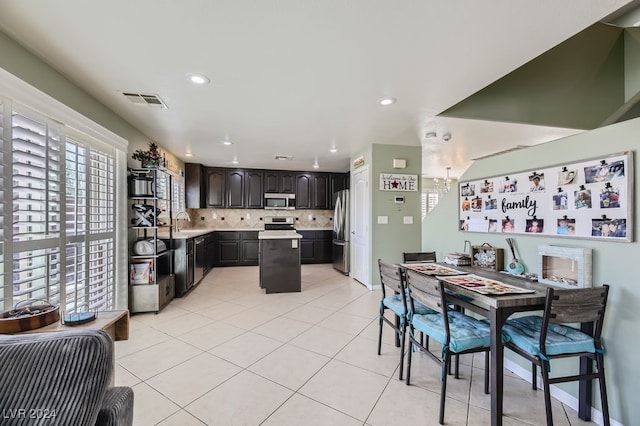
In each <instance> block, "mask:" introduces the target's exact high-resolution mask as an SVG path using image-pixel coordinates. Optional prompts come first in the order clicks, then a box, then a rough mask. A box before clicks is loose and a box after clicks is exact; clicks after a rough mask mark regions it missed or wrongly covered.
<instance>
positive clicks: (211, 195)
mask: <svg viewBox="0 0 640 426" xmlns="http://www.w3.org/2000/svg"><path fill="white" fill-rule="evenodd" d="M226 174H227V171H226V169H212V168H207V169H206V182H207V207H220V208H222V207H225V181H226Z"/></svg>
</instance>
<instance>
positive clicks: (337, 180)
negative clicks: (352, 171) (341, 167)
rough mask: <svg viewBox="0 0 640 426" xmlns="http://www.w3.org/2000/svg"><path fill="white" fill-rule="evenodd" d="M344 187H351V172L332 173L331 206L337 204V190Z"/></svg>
mask: <svg viewBox="0 0 640 426" xmlns="http://www.w3.org/2000/svg"><path fill="white" fill-rule="evenodd" d="M343 189H349V173H332V174H331V191H330V196H331V206H330V207H331V208H332V209H333V208H334V207H335V206H336V192H338V191H342V190H343Z"/></svg>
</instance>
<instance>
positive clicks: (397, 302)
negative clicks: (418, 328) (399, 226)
mask: <svg viewBox="0 0 640 426" xmlns="http://www.w3.org/2000/svg"><path fill="white" fill-rule="evenodd" d="M378 268H379V270H380V284H382V285H381V287H382V299H381V300H380V316H379V324H380V330H379V332H378V355H380V354H381V350H382V326H383V323H387V324H388V325H389V326H390V327H391V328H392V329H393V330H394V332H395V336H396V346H400V371H399V378H400V380H402V374H403V368H404V350H405V346H406V345H405V341H406V335H407V312H408V302H407V299H408V297H406V294H407V291H406V284H405V273H404V270H403V268H402V267H401V266H399V265H391V264H388V263H385V262H383V261H382V260H380V259H378ZM386 287H389V288H390V289H393V290H394V291H396V290H397V293H396V294H393V295H390V296H387V289H386ZM403 294H404V295H405V297H403ZM387 309H389V310H391V311H392V312H393V313H394V317H395V318H394V319H395V321H393V322H392V321H391V320H390V319H388V318H387V317H385V316H384V313H385V311H386V310H387ZM414 311H415V312H420V313H424V314H426V313H430V312H433V311H432V310H430V309H428V308H427V307H425V306H424V305H422V304H416V305H415V306H414Z"/></svg>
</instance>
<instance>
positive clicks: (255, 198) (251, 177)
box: [245, 170, 266, 209]
mask: <svg viewBox="0 0 640 426" xmlns="http://www.w3.org/2000/svg"><path fill="white" fill-rule="evenodd" d="M263 180H264V172H263V171H262V170H247V171H246V172H245V193H246V197H247V199H246V200H245V206H246V207H247V208H248V209H262V208H264V193H265V192H266V191H265V190H264V187H263Z"/></svg>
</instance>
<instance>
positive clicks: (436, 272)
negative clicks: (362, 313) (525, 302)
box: [401, 263, 535, 296]
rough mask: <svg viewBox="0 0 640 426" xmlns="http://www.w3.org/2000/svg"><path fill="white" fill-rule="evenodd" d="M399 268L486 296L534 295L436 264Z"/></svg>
mask: <svg viewBox="0 0 640 426" xmlns="http://www.w3.org/2000/svg"><path fill="white" fill-rule="evenodd" d="M401 266H403V267H404V268H406V269H410V270H413V271H416V272H418V273H421V274H424V275H429V276H433V277H434V278H435V279H437V280H440V281H444V282H446V283H449V284H452V285H455V286H458V287H462V288H466V289H468V290H471V291H473V292H476V293H480V294H484V295H488V296H500V295H507V294H530V293H535V290H533V289H529V288H523V287H517V286H514V285H511V284H507V283H504V282H501V281H497V280H493V279H490V278H485V277H481V276H479V275H475V274H470V273H468V272H465V271H460V270H457V269H454V268H450V267H448V266H444V265H439V264H437V263H402V264H401Z"/></svg>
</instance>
